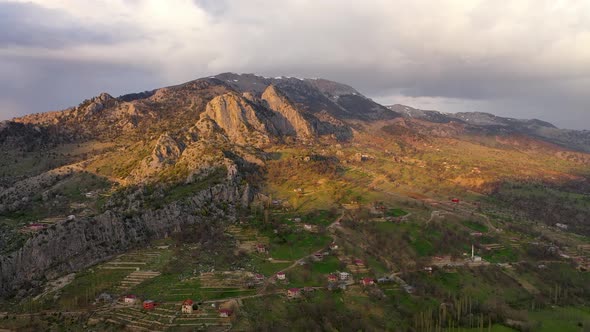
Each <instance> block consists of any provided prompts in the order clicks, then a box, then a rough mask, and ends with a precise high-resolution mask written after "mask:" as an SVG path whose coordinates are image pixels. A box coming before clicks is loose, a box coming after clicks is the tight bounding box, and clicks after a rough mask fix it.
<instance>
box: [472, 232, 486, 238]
mask: <svg viewBox="0 0 590 332" xmlns="http://www.w3.org/2000/svg"><path fill="white" fill-rule="evenodd" d="M471 236H476V237H480V236H483V233H482V232H472V233H471Z"/></svg>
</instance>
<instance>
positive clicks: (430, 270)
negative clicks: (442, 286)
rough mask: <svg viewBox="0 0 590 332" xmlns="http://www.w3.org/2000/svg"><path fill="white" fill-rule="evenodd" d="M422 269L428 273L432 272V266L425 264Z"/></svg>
mask: <svg viewBox="0 0 590 332" xmlns="http://www.w3.org/2000/svg"><path fill="white" fill-rule="evenodd" d="M424 271H426V272H428V273H432V266H427V267H425V268H424Z"/></svg>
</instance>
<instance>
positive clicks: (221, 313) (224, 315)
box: [219, 309, 234, 318]
mask: <svg viewBox="0 0 590 332" xmlns="http://www.w3.org/2000/svg"><path fill="white" fill-rule="evenodd" d="M233 313H234V312H233V311H231V310H230V309H219V317H222V318H228V317H229V316H231V315H232V314H233Z"/></svg>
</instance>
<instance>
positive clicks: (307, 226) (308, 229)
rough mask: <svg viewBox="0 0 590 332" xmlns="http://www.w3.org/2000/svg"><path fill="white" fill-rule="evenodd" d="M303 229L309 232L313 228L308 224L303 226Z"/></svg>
mask: <svg viewBox="0 0 590 332" xmlns="http://www.w3.org/2000/svg"><path fill="white" fill-rule="evenodd" d="M303 229H305V230H306V231H311V230H313V226H311V225H310V224H305V225H303Z"/></svg>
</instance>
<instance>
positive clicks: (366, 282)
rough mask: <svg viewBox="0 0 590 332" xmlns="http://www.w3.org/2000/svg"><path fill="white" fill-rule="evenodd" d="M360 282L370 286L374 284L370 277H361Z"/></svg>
mask: <svg viewBox="0 0 590 332" xmlns="http://www.w3.org/2000/svg"><path fill="white" fill-rule="evenodd" d="M361 284H362V285H363V286H371V285H374V284H375V280H373V279H372V278H363V279H361Z"/></svg>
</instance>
